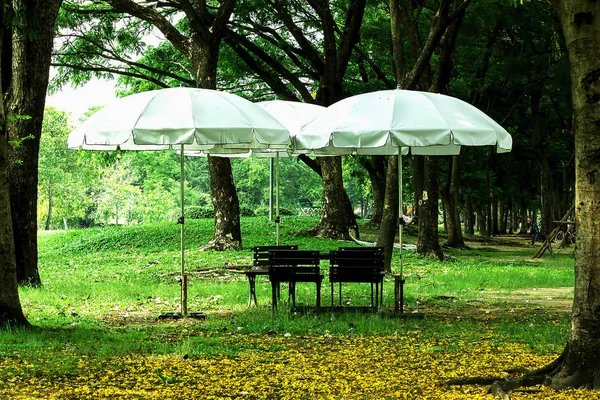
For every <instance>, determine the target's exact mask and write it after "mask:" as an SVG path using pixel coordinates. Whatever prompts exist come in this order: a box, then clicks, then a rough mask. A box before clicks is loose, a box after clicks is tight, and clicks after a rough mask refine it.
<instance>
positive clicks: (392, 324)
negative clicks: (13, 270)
mask: <svg viewBox="0 0 600 400" xmlns="http://www.w3.org/2000/svg"><path fill="white" fill-rule="evenodd" d="M316 222H317V219H316V218H307V217H304V218H292V217H289V218H284V219H283V221H282V228H281V244H298V245H299V246H300V248H303V249H316V250H320V251H328V250H331V249H336V248H338V247H340V246H347V245H349V243H344V242H340V241H335V240H324V239H320V238H314V237H312V236H310V235H306V234H302V233H299V232H301V231H303V230H307V229H309V228H311V227H312V226H314V224H315V223H316ZM212 229H213V221H212V220H190V221H186V266H187V270H188V271H190V284H189V300H188V304H189V306H188V307H189V310H190V311H204V312H206V313H207V314H208V318H207V319H206V320H205V321H197V320H192V319H190V320H184V321H158V320H157V319H156V316H157V315H159V314H160V313H162V312H166V311H178V310H179V304H180V286H179V284H178V283H177V281H176V277H177V275H178V274H179V271H180V258H179V226H177V225H176V224H174V223H161V224H153V225H143V226H132V227H106V228H94V229H87V230H75V231H69V232H54V233H45V232H40V236H39V266H40V274H41V277H42V281H43V287H42V288H39V289H36V288H28V287H24V288H22V289H21V291H20V295H21V302H22V305H23V309H24V312H25V313H26V314H27V317H28V319H29V320H30V321H31V322H32V324H34V325H35V326H36V327H38V329H35V330H32V331H9V330H4V331H0V359H1V358H3V357H16V358H18V359H22V360H23V362H26V363H28V364H27V365H29V364H31V368H30V374H31V375H32V376H52V375H56V374H58V375H62V374H68V373H73V372H74V371H76V370H77V365H78V364H77V360H78V359H80V358H81V357H87V358H92V359H94V360H95V362H96V363H97V367H98V368H103V363H104V362H110V359H111V358H112V357H113V356H116V355H131V354H164V355H169V354H174V355H179V356H182V355H184V354H185V355H189V356H198V355H204V356H213V355H214V356H219V355H232V356H234V355H236V354H241V353H244V352H252V351H253V347H252V346H253V345H252V342H251V341H250V342H247V341H246V340H244V338H250V337H253V336H264V335H266V336H281V335H285V334H290V335H293V336H303V335H329V334H331V335H337V336H352V335H394V334H398V335H411V334H412V333H413V332H416V333H418V335H419V337H422V338H431V339H435V340H445V341H447V342H448V343H450V344H449V345H448V346H447V348H446V349H445V350H446V351H448V350H452V343H458V342H460V341H462V340H466V341H477V340H481V338H482V337H486V338H487V337H491V339H490V340H493V341H495V342H498V343H508V342H511V343H513V342H516V343H523V344H526V345H527V346H528V347H529V348H531V349H533V350H534V351H536V352H538V353H542V354H546V353H551V352H556V351H558V350H559V349H560V348H562V346H564V343H565V341H566V334H567V331H568V320H569V315H568V313H567V312H564V311H555V310H553V309H552V308H551V307H547V306H543V307H542V306H540V305H539V304H535V303H526V302H524V301H521V300H520V299H516V298H515V297H514V296H513V295H514V294H515V293H518V292H519V291H523V290H533V289H534V288H563V287H572V286H573V256H572V251H571V250H569V249H567V250H565V251H562V252H559V253H557V252H555V253H554V255H548V254H546V255H545V256H544V258H542V259H541V260H532V259H531V256H532V255H533V254H534V252H535V249H534V248H531V247H527V246H526V239H522V240H521V241H522V242H523V243H525V244H524V245H519V241H518V240H516V241H515V240H513V242H515V243H516V245H515V244H514V243H513V245H510V246H507V245H505V243H503V242H502V241H498V243H497V244H494V240H492V241H491V242H489V243H481V242H473V243H469V244H470V245H472V247H473V249H472V250H468V251H449V254H450V255H451V256H452V257H453V258H454V260H455V261H449V262H439V261H435V260H430V259H423V258H421V257H420V256H417V255H414V254H406V257H405V260H404V261H405V262H404V271H403V272H404V277H405V278H406V281H407V283H406V287H405V299H406V305H407V306H408V312H409V313H410V312H412V311H420V312H424V313H425V314H426V317H425V318H424V319H416V318H407V319H401V318H393V317H392V316H391V312H390V308H389V307H391V306H392V305H393V284H392V282H393V278H391V277H390V278H388V279H387V282H386V284H385V292H384V293H385V299H384V304H385V305H386V306H387V307H388V308H387V309H384V313H383V314H380V315H372V314H369V313H367V314H361V313H341V314H336V315H335V316H333V317H332V316H331V315H330V314H329V313H328V312H323V313H321V314H319V315H314V314H296V313H290V312H288V311H287V310H286V304H285V301H284V302H283V304H281V307H280V311H279V312H277V313H276V314H275V315H272V314H271V309H270V306H269V304H268V302H269V299H270V284H269V283H268V280H267V279H265V278H264V277H259V279H258V281H257V293H258V295H259V303H260V304H259V306H258V307H256V308H247V307H246V303H247V299H248V297H247V296H248V283H247V280H246V278H245V276H244V275H243V274H239V273H232V272H231V271H230V270H228V269H226V268H225V267H226V266H232V265H248V264H250V263H251V259H252V251H251V248H252V247H253V246H256V245H265V244H274V243H275V235H274V231H275V228H274V224H273V223H271V222H269V221H267V220H266V219H265V218H243V219H242V231H243V232H242V234H243V238H244V248H245V250H242V251H231V252H222V253H219V252H214V251H206V252H203V251H199V250H198V249H199V248H200V247H201V246H202V245H204V244H206V243H207V242H208V241H209V240H210V239H211V238H212ZM408 241H409V242H410V241H412V242H414V238H410V237H409V238H408ZM477 246H479V247H477ZM393 268H394V270H395V271H397V270H398V268H399V256H398V254H397V252H396V253H395V254H394V258H393ZM307 287H308V286H304V285H301V284H299V285H298V301H299V302H300V303H305V304H312V302H314V286H313V287H311V288H309V289H306V288H307ZM329 290H330V288H329V284H328V282H327V280H326V281H325V283H324V285H323V292H322V301H323V305H327V304H329V298H330V297H329V293H330V292H329ZM286 293H287V292H286V290H285V289H284V290H283V293H282V298H283V297H285V296H286ZM369 293H370V292H369V290H368V285H365V284H362V285H361V284H356V285H345V288H344V294H345V296H346V297H345V300H350V301H352V304H355V305H356V304H363V305H366V304H368V303H369V296H370V294H369ZM490 294H493V296H492V295H490ZM561 296H562V297H563V298H565V299H568V298H569V297H570V294H569V293H568V292H565V294H563V295H561ZM282 300H283V299H282ZM336 301H337V298H336ZM515 310H516V312H514V311H515ZM274 346H280V344H277V345H275V344H274ZM263 350H264V349H263ZM273 350H275V347H274V348H273ZM457 351H458V350H457ZM8 373H9V372H7V371H0V378H2V376H3V374H8Z"/></svg>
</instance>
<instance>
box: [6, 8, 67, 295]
mask: <svg viewBox="0 0 600 400" xmlns="http://www.w3.org/2000/svg"><path fill="white" fill-rule="evenodd" d="M61 3H62V0H48V1H43V2H41V1H35V0H14V1H13V2H12V4H13V7H14V10H15V13H16V15H18V16H19V17H18V18H17V20H19V21H24V23H26V24H27V25H28V26H26V27H19V29H14V30H13V40H12V53H13V68H12V76H11V82H10V89H9V93H8V96H7V97H6V99H7V101H6V107H7V114H8V115H9V116H13V117H17V118H16V119H14V120H13V121H12V122H11V123H10V124H9V125H8V137H9V140H12V141H17V142H20V145H18V146H15V147H12V148H11V149H10V150H9V156H8V157H9V168H8V173H9V180H10V202H11V212H12V222H13V234H14V239H15V259H16V263H17V281H18V282H19V283H25V284H30V285H34V286H38V285H41V280H40V275H39V272H38V265H37V256H38V249H37V190H38V153H39V146H40V138H41V135H42V119H43V116H44V106H45V102H46V89H47V88H48V77H49V70H50V58H51V54H52V45H53V40H54V26H55V22H56V18H57V16H58V9H59V8H60V5H61ZM28 32H29V33H28ZM23 117H26V118H23Z"/></svg>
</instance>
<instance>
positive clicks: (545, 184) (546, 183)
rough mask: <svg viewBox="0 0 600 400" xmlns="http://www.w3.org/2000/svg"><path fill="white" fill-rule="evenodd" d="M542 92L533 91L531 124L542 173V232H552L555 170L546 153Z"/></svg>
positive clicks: (535, 88)
mask: <svg viewBox="0 0 600 400" xmlns="http://www.w3.org/2000/svg"><path fill="white" fill-rule="evenodd" d="M541 97H542V93H541V88H540V87H534V88H533V89H532V91H531V125H532V136H533V138H532V139H533V145H534V149H535V156H536V160H537V165H538V169H539V173H540V194H541V197H542V209H541V213H542V220H541V227H540V232H541V233H544V234H550V232H552V230H553V229H554V222H553V221H554V204H555V203H554V195H555V189H554V177H555V171H554V169H553V168H552V167H551V165H550V161H549V159H548V156H547V155H546V154H547V152H546V147H547V145H546V141H545V140H544V139H543V136H544V135H543V132H544V131H545V129H544V127H543V125H544V124H543V119H544V118H543V116H542V115H541V114H540V101H541Z"/></svg>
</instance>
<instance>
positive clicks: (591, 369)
mask: <svg viewBox="0 0 600 400" xmlns="http://www.w3.org/2000/svg"><path fill="white" fill-rule="evenodd" d="M553 4H554V7H555V9H556V11H557V13H558V16H559V19H560V22H561V25H562V29H563V33H564V37H565V41H566V44H567V49H568V52H569V62H570V67H571V96H572V100H573V111H574V133H575V154H576V159H575V176H576V179H575V210H576V211H575V213H576V222H577V245H576V248H575V293H574V298H573V312H572V316H571V330H570V333H569V338H568V344H567V346H566V348H565V353H564V355H565V357H564V361H563V363H562V365H561V366H560V369H559V370H558V372H557V373H556V375H554V377H553V379H552V387H554V388H565V387H590V388H594V389H597V390H600V378H599V377H600V362H599V361H598V354H599V353H600V273H598V272H599V271H600V169H599V167H598V166H599V165H600V135H598V126H599V124H600V122H599V121H600V94H599V91H600V58H599V57H598V54H600V2H597V1H589V0H571V1H565V0H555V1H554V2H553Z"/></svg>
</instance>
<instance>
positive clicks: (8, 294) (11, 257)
mask: <svg viewBox="0 0 600 400" xmlns="http://www.w3.org/2000/svg"><path fill="white" fill-rule="evenodd" d="M0 21H4V0H0ZM3 36H4V30H3V29H0V54H1V53H2V44H3ZM0 76H3V75H2V69H1V67H0ZM5 122H6V118H5V114H4V102H3V99H2V97H0V328H5V327H7V326H29V322H28V321H27V319H26V318H25V316H24V315H23V310H22V308H21V301H20V300H19V287H18V286H17V265H16V262H15V244H14V243H15V241H14V237H13V230H12V217H11V211H10V190H9V181H8V155H7V151H8V138H7V134H6V130H5V129H4V126H5Z"/></svg>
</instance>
